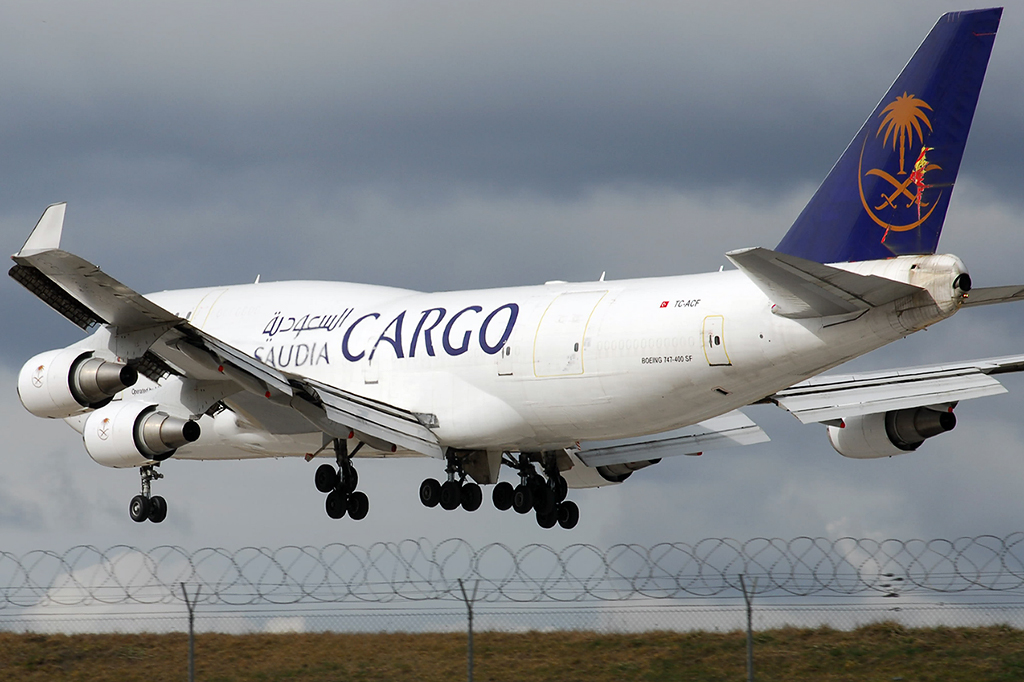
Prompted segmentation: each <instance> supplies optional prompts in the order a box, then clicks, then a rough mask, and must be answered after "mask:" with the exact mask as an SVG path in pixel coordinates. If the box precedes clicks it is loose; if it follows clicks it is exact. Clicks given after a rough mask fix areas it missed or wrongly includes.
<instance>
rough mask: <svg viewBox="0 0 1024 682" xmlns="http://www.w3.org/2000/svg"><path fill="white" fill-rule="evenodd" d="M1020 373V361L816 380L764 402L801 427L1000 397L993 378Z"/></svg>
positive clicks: (1012, 357) (973, 362)
mask: <svg viewBox="0 0 1024 682" xmlns="http://www.w3.org/2000/svg"><path fill="white" fill-rule="evenodd" d="M1020 371H1024V355H1010V356H1005V357H998V358H988V359H984V360H971V361H967V362H961V363H953V364H946V365H932V366H926V367H909V368H903V369H895V370H886V371H881V372H864V373H858V374H843V375H838V374H832V375H828V374H826V375H821V376H817V377H814V378H812V379H808V380H807V381H802V382H800V383H799V384H795V385H793V386H791V387H790V388H787V389H785V390H782V391H779V392H778V393H775V394H773V395H770V396H768V398H767V400H768V401H769V402H772V403H775V404H776V405H778V406H779V407H781V408H783V409H785V410H788V411H789V412H791V413H793V415H794V416H795V417H796V418H797V419H799V420H800V421H801V422H803V423H804V424H811V423H814V422H829V421H836V420H840V419H844V418H849V417H857V416H861V415H866V414H876V413H879V412H888V411H889V410H901V409H905V408H910V407H922V406H925V405H943V404H947V403H956V402H958V401H960V400H969V399H971V398H981V397H983V396H987V395H997V394H999V393H1005V392H1006V388H1005V387H1004V386H1003V385H1002V384H1001V383H999V381H998V380H996V379H995V378H994V377H993V375H997V374H1004V373H1007V372H1020Z"/></svg>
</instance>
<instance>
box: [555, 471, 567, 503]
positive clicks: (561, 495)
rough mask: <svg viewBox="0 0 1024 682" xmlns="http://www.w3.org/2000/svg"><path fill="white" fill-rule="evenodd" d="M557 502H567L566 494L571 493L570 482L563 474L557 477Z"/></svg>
mask: <svg viewBox="0 0 1024 682" xmlns="http://www.w3.org/2000/svg"><path fill="white" fill-rule="evenodd" d="M554 490H555V502H565V496H566V495H568V494H569V484H568V483H566V482H565V478H563V477H562V475H561V474H558V477H557V478H556V479H555V488H554Z"/></svg>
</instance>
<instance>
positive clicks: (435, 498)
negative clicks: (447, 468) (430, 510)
mask: <svg viewBox="0 0 1024 682" xmlns="http://www.w3.org/2000/svg"><path fill="white" fill-rule="evenodd" d="M440 501H441V484H440V483H438V482H437V481H436V480H435V479H433V478H428V479H427V480H425V481H423V483H420V502H422V503H423V506H424V507H436V506H437V503H438V502H440Z"/></svg>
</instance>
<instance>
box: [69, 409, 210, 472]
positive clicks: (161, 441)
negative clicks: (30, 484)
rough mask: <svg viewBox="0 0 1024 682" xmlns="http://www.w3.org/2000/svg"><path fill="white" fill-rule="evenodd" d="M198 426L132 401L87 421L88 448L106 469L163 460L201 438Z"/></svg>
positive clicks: (98, 411)
mask: <svg viewBox="0 0 1024 682" xmlns="http://www.w3.org/2000/svg"><path fill="white" fill-rule="evenodd" d="M199 432H200V429H199V424H197V423H196V422H194V421H192V420H191V419H181V418H179V417H172V416H170V415H168V414H167V413H166V412H161V411H160V409H159V408H158V407H157V406H156V405H147V404H146V403H142V402H137V401H129V402H124V401H120V402H116V403H112V404H110V405H107V406H106V407H103V408H100V409H98V410H96V411H95V412H93V413H92V414H90V415H89V418H88V419H86V420H85V429H84V430H83V432H82V433H83V437H84V439H85V449H86V450H87V451H88V452H89V456H90V457H92V458H93V459H94V460H95V461H96V462H97V463H99V464H102V465H103V466H107V467H115V468H117V467H134V466H141V465H143V464H146V463H148V462H153V461H157V462H160V461H163V460H165V459H167V458H168V457H170V456H171V455H173V454H174V452H175V450H177V449H178V448H180V447H181V446H183V445H187V444H188V443H191V442H193V441H195V440H197V439H198V438H199Z"/></svg>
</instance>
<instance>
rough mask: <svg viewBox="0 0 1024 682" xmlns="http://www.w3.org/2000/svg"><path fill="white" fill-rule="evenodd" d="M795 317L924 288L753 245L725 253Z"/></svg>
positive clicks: (862, 306)
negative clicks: (752, 246)
mask: <svg viewBox="0 0 1024 682" xmlns="http://www.w3.org/2000/svg"><path fill="white" fill-rule="evenodd" d="M725 255H726V257H727V258H728V259H729V260H731V261H732V262H733V263H734V264H735V265H736V267H738V268H739V269H740V270H742V271H743V273H744V274H745V275H746V276H747V277H749V278H750V280H751V281H752V282H753V283H754V284H756V285H757V287H758V288H759V289H761V291H763V292H764V294H765V296H767V297H768V299H769V300H770V301H771V302H772V303H774V304H775V307H774V308H773V311H774V312H775V313H776V314H778V315H782V316H783V317H790V318H797V319H803V318H809V317H828V316H829V315H844V314H847V313H855V312H858V311H861V310H867V309H869V308H874V307H877V306H880V305H885V304H886V303H891V302H892V301H895V300H896V299H898V298H903V297H904V296H911V295H913V294H916V293H918V292H920V291H923V290H922V289H920V288H918V287H915V286H912V285H910V284H906V283H904V282H896V281H894V280H891V279H886V278H885V277H878V276H876V275H859V274H857V273H855V272H848V271H846V270H841V269H840V268H835V267H832V266H829V265H822V264H821V263H816V262H814V261H811V260H806V259H804V258H798V257H797V256H789V255H786V254H783V253H779V252H777V251H772V250H771V249H765V248H759V247H758V248H751V249H739V250H737V251H730V252H729V253H727V254H725Z"/></svg>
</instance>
